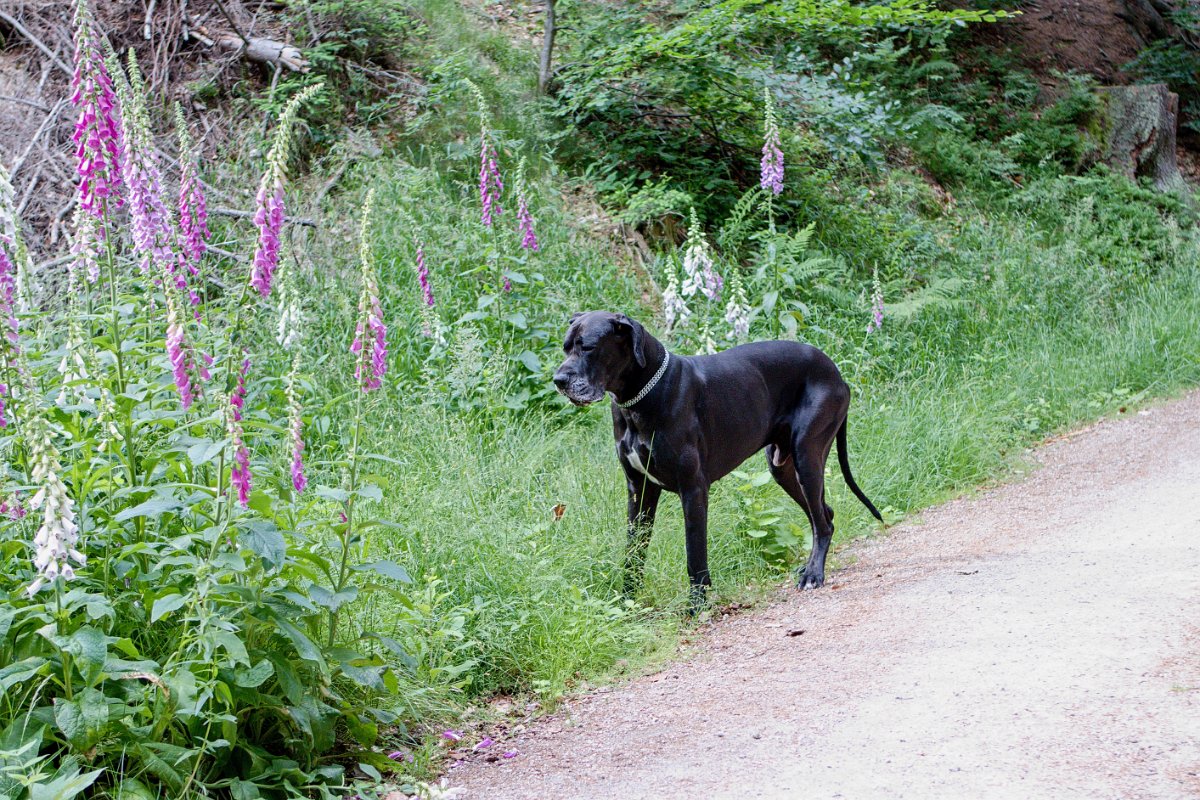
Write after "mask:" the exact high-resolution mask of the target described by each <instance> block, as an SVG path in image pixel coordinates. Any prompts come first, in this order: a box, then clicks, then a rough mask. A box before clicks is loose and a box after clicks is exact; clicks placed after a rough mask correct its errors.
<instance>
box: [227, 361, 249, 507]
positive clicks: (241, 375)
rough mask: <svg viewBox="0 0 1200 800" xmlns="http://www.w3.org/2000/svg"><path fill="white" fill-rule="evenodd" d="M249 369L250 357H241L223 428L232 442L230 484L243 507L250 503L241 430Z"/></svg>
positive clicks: (246, 451)
mask: <svg viewBox="0 0 1200 800" xmlns="http://www.w3.org/2000/svg"><path fill="white" fill-rule="evenodd" d="M249 371H250V359H249V358H243V359H242V367H241V370H239V372H238V377H237V384H236V385H235V386H234V388H233V391H232V392H230V393H229V404H228V405H227V406H226V408H225V428H226V432H227V433H228V435H229V441H230V442H232V444H233V466H232V467H231V468H230V470H229V481H230V485H231V486H232V487H233V489H234V490H235V491H237V499H238V503H240V504H241V505H242V507H243V508H245V507H246V506H247V505H249V503H250V479H251V475H250V451H249V449H247V447H246V442H245V432H244V431H243V430H242V411H243V409H244V408H245V403H246V374H247V373H248V372H249Z"/></svg>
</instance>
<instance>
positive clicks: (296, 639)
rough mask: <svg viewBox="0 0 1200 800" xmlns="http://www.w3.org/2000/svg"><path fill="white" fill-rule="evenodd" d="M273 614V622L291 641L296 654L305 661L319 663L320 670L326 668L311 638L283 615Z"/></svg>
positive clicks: (319, 651) (318, 649)
mask: <svg viewBox="0 0 1200 800" xmlns="http://www.w3.org/2000/svg"><path fill="white" fill-rule="evenodd" d="M274 616H275V624H276V625H277V626H278V628H279V630H280V632H282V633H283V635H284V636H286V637H287V638H288V639H289V640H290V641H291V643H292V646H293V647H295V648H296V655H298V656H300V658H302V659H304V660H305V661H312V662H313V663H315V664H318V665H320V667H321V669H322V670H324V669H326V666H325V659H324V658H323V657H322V656H321V650H320V648H318V647H317V646H316V645H315V644H313V641H312V639H309V638H308V637H307V636H305V635H304V633H303V632H301V630H300V629H299V628H297V627H296V626H295V625H293V624H292V623H290V622H288V621H287V620H286V619H284V618H283V617H281V616H279V615H278V614H276V615H274Z"/></svg>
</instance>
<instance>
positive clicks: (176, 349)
mask: <svg viewBox="0 0 1200 800" xmlns="http://www.w3.org/2000/svg"><path fill="white" fill-rule="evenodd" d="M180 317H181V315H180V313H179V302H178V301H177V300H176V299H175V297H174V295H172V294H171V293H170V292H167V359H168V360H169V361H170V362H171V376H172V377H173V378H174V380H175V388H176V389H177V390H178V391H179V399H180V401H181V402H182V404H183V410H184V411H187V410H188V409H189V408H191V407H192V402H193V401H194V400H195V399H196V394H195V388H194V386H193V384H192V376H193V375H194V374H195V372H196V364H195V360H194V357H193V355H192V350H191V347H189V345H188V343H187V337H186V336H185V335H184V329H183V320H182V319H180Z"/></svg>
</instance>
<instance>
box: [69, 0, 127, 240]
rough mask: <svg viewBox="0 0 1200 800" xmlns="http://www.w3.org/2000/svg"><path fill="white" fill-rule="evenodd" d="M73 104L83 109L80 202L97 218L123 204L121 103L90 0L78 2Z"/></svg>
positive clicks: (78, 142) (78, 133) (78, 136)
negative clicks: (105, 60) (91, 10)
mask: <svg viewBox="0 0 1200 800" xmlns="http://www.w3.org/2000/svg"><path fill="white" fill-rule="evenodd" d="M71 104H72V105H74V106H75V107H76V108H78V109H79V117H78V118H77V119H76V122H75V132H74V133H73V134H72V135H71V141H73V142H74V143H75V158H76V164H77V165H76V171H77V172H78V174H79V177H80V182H79V205H80V207H81V208H82V209H83V210H84V211H85V212H87V213H88V214H91V215H92V216H93V217H95V218H96V219H102V218H103V217H104V216H105V214H106V207H107V206H108V205H112V206H113V207H117V206H119V205H120V204H121V195H120V188H121V182H122V175H121V147H120V130H121V126H120V125H119V124H118V121H117V120H118V118H119V117H120V108H119V106H118V103H117V97H116V92H115V91H114V90H113V83H112V79H111V77H110V76H109V74H108V68H107V67H106V66H105V63H104V49H103V45H102V43H101V40H100V36H99V34H98V33H97V32H96V26H95V22H94V20H93V19H92V15H91V12H90V11H89V10H88V6H87V0H79V2H78V3H77V4H76V7H75V69H74V73H73V74H72V76H71Z"/></svg>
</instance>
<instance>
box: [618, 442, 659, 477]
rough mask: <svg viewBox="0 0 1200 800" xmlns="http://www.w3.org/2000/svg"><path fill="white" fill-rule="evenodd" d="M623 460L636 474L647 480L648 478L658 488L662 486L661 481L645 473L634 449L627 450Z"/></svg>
mask: <svg viewBox="0 0 1200 800" xmlns="http://www.w3.org/2000/svg"><path fill="white" fill-rule="evenodd" d="M625 458H626V460H627V461H629V466H631V467H633V468H634V469H636V470H637V471H638V472H640V473H642V474H643V475H645V476H646V477H647V478H649V479H650V480H651V481H653V482H654V483H657V484H658V485H659V486H662V481H660V480H659V479H658V478H656V477H654V476H653V475H651V474H650V473H649V472H647V471H646V467H645V466H643V465H642V459H641V458H640V457H639V456H638V452H637V448H636V447H631V448H629V452H628V453H626V454H625Z"/></svg>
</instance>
